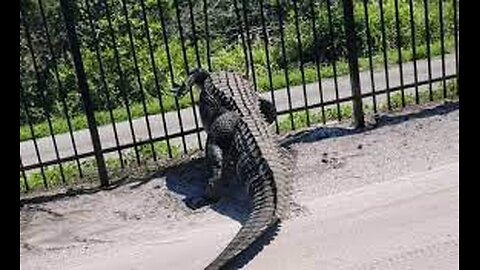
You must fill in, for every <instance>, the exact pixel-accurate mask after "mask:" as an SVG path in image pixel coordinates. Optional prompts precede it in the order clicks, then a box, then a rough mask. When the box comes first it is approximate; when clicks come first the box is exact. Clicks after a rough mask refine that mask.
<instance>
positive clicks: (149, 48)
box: [140, 0, 173, 160]
mask: <svg viewBox="0 0 480 270" xmlns="http://www.w3.org/2000/svg"><path fill="white" fill-rule="evenodd" d="M140 3H141V5H142V15H143V25H144V26H145V34H146V36H147V43H148V52H149V54H150V61H151V62H152V70H153V77H154V79H155V91H156V93H157V96H158V102H159V106H160V114H161V117H162V124H163V132H164V134H165V138H166V139H165V141H166V144H167V151H168V156H169V157H170V158H172V157H173V156H172V147H171V145H170V138H169V136H168V128H167V120H166V119H165V109H164V107H163V97H162V93H161V92H160V82H159V79H158V74H157V65H156V63H155V56H154V55H153V47H152V39H151V37H150V28H149V26H148V18H147V11H146V8H145V1H144V0H141V1H140ZM154 160H156V157H155V156H154Z"/></svg>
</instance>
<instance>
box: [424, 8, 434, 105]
mask: <svg viewBox="0 0 480 270" xmlns="http://www.w3.org/2000/svg"><path fill="white" fill-rule="evenodd" d="M423 4H424V9H423V10H424V17H425V35H426V36H425V38H426V42H427V68H428V82H429V83H428V93H429V97H430V101H433V86H432V56H431V51H430V23H429V21H430V20H429V19H428V14H429V12H428V0H423Z"/></svg>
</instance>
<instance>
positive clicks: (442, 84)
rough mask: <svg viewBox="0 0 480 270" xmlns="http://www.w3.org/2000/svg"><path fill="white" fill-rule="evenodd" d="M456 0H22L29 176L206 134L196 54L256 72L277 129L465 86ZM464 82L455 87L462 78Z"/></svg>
mask: <svg viewBox="0 0 480 270" xmlns="http://www.w3.org/2000/svg"><path fill="white" fill-rule="evenodd" d="M457 5H458V3H457V1H456V0H449V1H443V0H378V1H377V0H353V1H352V0H343V1H340V0H328V1H327V0H321V1H319V0H308V1H297V0H292V1H280V0H254V1H245V0H203V1H192V0H135V1H134V0H78V1H68V0H60V1H58V0H22V1H21V4H20V8H21V10H20V102H21V103H20V122H21V127H20V138H21V142H20V187H21V191H22V192H28V191H30V190H32V189H36V188H47V189H48V188H49V187H51V186H54V185H59V184H60V185H68V184H71V183H72V182H73V181H76V179H80V178H83V177H84V176H85V175H89V174H90V175H91V174H94V175H95V176H96V177H97V176H98V178H99V179H100V182H101V185H103V186H107V185H108V184H109V177H110V176H111V175H109V174H111V172H112V171H115V170H116V169H122V168H125V167H126V166H128V163H129V162H134V163H137V164H141V163H142V162H144V161H145V160H150V159H151V160H154V161H156V160H159V159H165V158H173V157H176V156H178V155H180V154H182V153H187V152H189V151H191V150H192V149H198V148H202V147H203V145H202V143H203V142H202V141H203V136H204V134H203V132H202V127H201V123H200V121H199V117H198V111H197V109H196V108H195V106H192V104H194V103H195V101H196V99H197V98H198V95H197V93H195V92H193V91H190V94H189V95H188V96H187V97H185V98H183V99H180V100H178V99H176V98H175V97H173V96H171V95H170V94H169V90H170V89H171V88H172V86H173V85H174V84H175V83H180V82H181V81H182V80H183V79H184V78H185V74H188V72H189V70H191V69H192V68H193V67H203V68H206V69H208V70H211V71H215V70H223V69H229V70H235V71H239V72H243V73H245V74H248V75H249V77H250V78H251V79H252V81H253V82H254V86H255V88H256V89H257V90H258V91H261V92H262V93H263V95H265V97H266V98H269V99H270V100H271V101H272V102H273V103H274V104H275V106H276V107H277V110H278V112H279V117H278V119H277V120H276V121H275V126H276V131H277V132H280V131H282V130H285V129H296V128H299V127H303V126H310V125H313V124H315V123H326V122H327V121H330V120H343V119H344V118H346V117H352V119H353V120H354V122H355V124H356V125H357V126H362V125H363V121H364V120H363V115H364V113H366V112H367V111H372V112H378V111H380V110H383V109H385V110H391V109H393V108H396V107H404V106H406V105H408V104H409V103H417V104H418V103H421V102H423V101H424V100H425V101H429V100H430V101H431V100H434V99H437V98H438V99H445V98H448V97H449V95H452V94H453V95H456V94H458V88H456V87H454V86H455V84H451V83H450V84H449V81H450V80H451V81H452V82H454V83H455V80H456V78H457V75H458V54H459V53H458V8H457ZM455 89H456V91H455Z"/></svg>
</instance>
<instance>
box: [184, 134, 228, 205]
mask: <svg viewBox="0 0 480 270" xmlns="http://www.w3.org/2000/svg"><path fill="white" fill-rule="evenodd" d="M206 161H207V170H208V175H209V178H208V180H207V186H206V188H205V194H204V195H202V196H198V197H193V198H189V199H187V200H186V204H187V206H188V207H190V208H192V209H198V208H201V207H204V206H207V205H210V204H213V203H215V202H217V201H218V200H219V199H220V192H219V189H220V186H221V183H220V182H221V179H222V167H223V165H222V164H223V156H222V149H221V148H220V147H219V146H218V144H216V143H215V141H214V139H212V136H208V138H207V146H206Z"/></svg>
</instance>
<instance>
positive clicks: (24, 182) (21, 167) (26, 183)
mask: <svg viewBox="0 0 480 270" xmlns="http://www.w3.org/2000/svg"><path fill="white" fill-rule="evenodd" d="M20 172H21V173H22V177H23V184H24V185H25V192H28V191H29V190H30V187H29V186H28V180H27V175H26V174H25V170H24V169H23V163H22V158H21V157H20Z"/></svg>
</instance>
